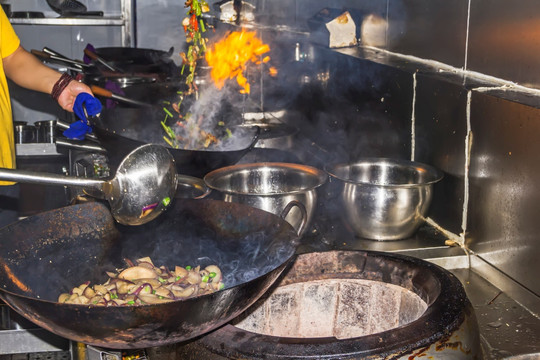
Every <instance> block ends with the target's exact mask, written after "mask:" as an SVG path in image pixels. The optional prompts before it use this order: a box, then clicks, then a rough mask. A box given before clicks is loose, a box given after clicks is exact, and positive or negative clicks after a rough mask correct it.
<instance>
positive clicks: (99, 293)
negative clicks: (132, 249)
mask: <svg viewBox="0 0 540 360" xmlns="http://www.w3.org/2000/svg"><path fill="white" fill-rule="evenodd" d="M126 262H127V263H128V265H129V266H128V267H127V268H125V269H120V270H118V271H117V272H107V275H108V277H109V279H107V281H106V282H105V283H104V284H101V285H97V284H96V285H93V286H91V285H90V282H85V283H84V284H81V285H80V286H77V287H75V288H74V289H73V290H71V291H70V292H69V293H63V294H60V296H59V297H58V302H60V303H68V304H85V305H96V306H133V305H145V304H160V303H165V302H169V301H174V300H180V299H186V298H190V297H195V296H200V295H205V294H210V293H213V292H215V291H218V290H221V289H223V288H224V284H223V282H222V281H221V280H222V274H221V270H220V269H219V267H217V266H216V265H209V266H207V267H206V268H204V269H201V268H200V266H197V267H195V268H193V267H191V266H186V267H185V268H184V267H181V266H176V267H175V268H174V271H171V270H169V269H167V268H166V267H165V266H160V267H157V266H155V265H154V263H153V262H152V260H151V259H150V258H149V257H144V258H140V259H138V260H136V261H135V263H133V262H132V261H130V260H126Z"/></svg>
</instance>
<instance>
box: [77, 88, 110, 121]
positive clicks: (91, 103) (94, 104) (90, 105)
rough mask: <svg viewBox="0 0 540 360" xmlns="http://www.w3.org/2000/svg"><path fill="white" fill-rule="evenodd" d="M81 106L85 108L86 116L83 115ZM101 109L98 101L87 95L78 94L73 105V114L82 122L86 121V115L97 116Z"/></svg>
mask: <svg viewBox="0 0 540 360" xmlns="http://www.w3.org/2000/svg"><path fill="white" fill-rule="evenodd" d="M83 105H84V107H86V114H85V113H84V109H83ZM102 108H103V107H102V106H101V103H100V102H99V100H98V99H96V98H95V97H93V96H92V95H90V94H88V93H80V94H79V95H77V97H76V98H75V103H74V104H73V112H74V113H75V115H77V117H78V118H79V119H81V120H84V121H86V120H87V119H86V115H88V116H94V115H97V114H99V113H100V112H101V109H102Z"/></svg>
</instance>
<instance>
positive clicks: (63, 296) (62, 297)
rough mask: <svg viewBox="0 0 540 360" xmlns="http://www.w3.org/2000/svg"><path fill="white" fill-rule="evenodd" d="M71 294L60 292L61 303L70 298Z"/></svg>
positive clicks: (59, 300) (59, 299)
mask: <svg viewBox="0 0 540 360" xmlns="http://www.w3.org/2000/svg"><path fill="white" fill-rule="evenodd" d="M70 296H71V295H69V294H68V293H63V294H60V296H59V297H58V302H59V303H64V302H66V301H67V300H69V297H70Z"/></svg>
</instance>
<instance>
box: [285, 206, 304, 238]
mask: <svg viewBox="0 0 540 360" xmlns="http://www.w3.org/2000/svg"><path fill="white" fill-rule="evenodd" d="M295 206H296V207H297V208H298V209H300V212H301V213H302V222H300V227H299V228H298V236H300V234H303V233H304V230H305V227H306V225H307V211H306V207H305V206H304V204H302V203H301V202H300V201H298V200H291V201H290V202H289V203H288V204H287V206H285V208H284V209H283V210H282V211H281V214H280V215H279V216H280V217H281V218H282V219H283V220H285V218H286V217H287V215H288V214H289V212H290V211H291V209H292V208H293V207H295Z"/></svg>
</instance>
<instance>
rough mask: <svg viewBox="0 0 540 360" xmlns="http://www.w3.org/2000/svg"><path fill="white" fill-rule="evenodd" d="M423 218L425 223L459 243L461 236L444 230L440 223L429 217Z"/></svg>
mask: <svg viewBox="0 0 540 360" xmlns="http://www.w3.org/2000/svg"><path fill="white" fill-rule="evenodd" d="M425 220H426V223H428V224H429V225H431V226H432V227H434V228H435V229H437V230H438V231H440V232H442V233H443V234H444V236H446V237H447V238H448V239H449V240H453V241H455V242H457V243H458V244H460V245H461V240H462V239H461V236H459V235H458V234H454V233H453V232H451V231H448V230H446V229H445V228H443V227H442V226H441V225H439V224H437V223H436V222H435V220H433V219H432V218H430V217H428V218H426V219H425Z"/></svg>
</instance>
